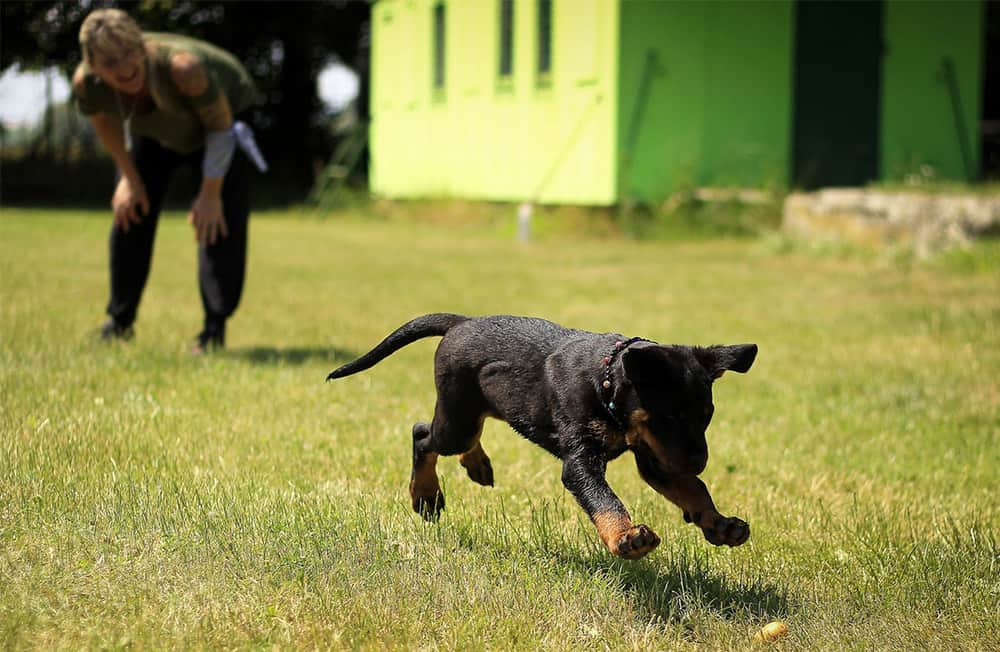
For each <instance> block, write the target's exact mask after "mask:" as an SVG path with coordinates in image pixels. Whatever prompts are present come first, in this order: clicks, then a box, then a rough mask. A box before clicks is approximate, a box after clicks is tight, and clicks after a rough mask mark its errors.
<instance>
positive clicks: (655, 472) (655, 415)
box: [327, 313, 757, 559]
mask: <svg viewBox="0 0 1000 652" xmlns="http://www.w3.org/2000/svg"><path fill="white" fill-rule="evenodd" d="M431 336H443V338H442V340H441V343H440V344H439V345H438V348H437V352H436V353H435V355H434V381H435V385H436V387H437V404H436V405H435V407H434V418H433V420H432V421H431V423H429V424H428V423H424V422H418V423H416V424H414V426H413V471H412V474H411V476H410V498H411V500H412V505H413V509H414V510H415V511H416V512H417V513H419V514H421V515H422V516H423V517H424V518H426V519H428V520H433V519H435V518H437V516H438V515H439V513H440V511H441V510H442V509H444V496H443V495H442V493H441V486H440V484H439V483H438V477H437V473H436V471H435V465H436V464H437V459H438V456H439V455H458V456H459V458H458V459H459V462H460V463H461V464H462V466H464V467H465V469H466V470H467V471H468V474H469V477H470V478H471V479H472V480H473V481H474V482H477V483H479V484H481V485H485V486H492V485H493V466H492V464H491V463H490V458H489V457H488V456H487V455H486V452H485V451H484V450H483V447H482V444H481V443H480V441H479V439H480V434H481V432H482V427H483V421H484V420H485V419H486V417H493V418H496V419H501V420H503V421H506V422H507V423H508V424H510V425H511V427H513V428H514V430H516V431H517V432H518V433H520V434H521V435H522V436H524V437H525V438H527V439H529V440H531V441H533V442H535V443H536V444H538V445H539V446H541V447H542V448H544V449H545V450H547V451H549V452H550V453H552V454H553V455H555V456H556V457H558V458H559V459H560V460H562V464H563V466H562V481H563V485H564V486H565V487H566V488H567V489H568V490H569V492H570V493H571V494H573V497H574V498H576V500H577V502H578V503H580V506H581V507H583V509H584V510H586V512H587V515H588V516H590V519H591V521H592V522H593V523H594V525H595V527H596V528H597V533H598V534H599V535H600V537H601V540H602V541H603V542H604V545H606V546H607V548H608V550H610V551H611V552H612V553H613V554H615V555H618V556H620V557H623V558H625V559H639V558H640V557H642V556H644V555H645V554H647V553H648V552H650V551H651V550H653V549H654V548H656V546H657V545H659V543H660V538H659V537H658V536H657V535H656V533H655V532H653V530H652V529H650V528H649V527H648V526H646V525H641V524H640V525H636V524H634V523H633V522H632V519H631V517H630V516H629V513H628V511H627V510H626V509H625V506H624V505H623V504H622V502H621V500H619V498H618V496H616V495H615V493H614V491H612V490H611V487H610V486H608V483H607V481H606V480H605V477H604V476H605V470H606V468H607V464H608V462H609V461H610V460H613V459H615V458H616V457H618V456H619V455H621V454H622V453H624V452H625V451H631V452H632V454H633V455H634V456H635V462H636V466H637V467H638V469H639V475H640V476H641V477H642V479H643V480H645V481H646V482H647V483H648V484H649V485H650V486H651V487H653V489H655V490H656V491H658V492H659V493H661V494H663V495H664V496H665V497H666V498H667V499H668V500H670V501H671V502H673V503H674V504H676V505H677V506H678V507H680V508H681V510H682V511H683V514H684V520H685V521H687V522H689V523H694V524H695V525H697V526H698V527H699V528H701V531H702V532H703V533H704V535H705V538H706V539H707V540H708V541H709V543H712V544H714V545H723V544H725V545H728V546H738V545H740V544H742V543H743V542H745V541H746V540H747V538H748V537H749V536H750V526H749V525H747V523H745V522H744V521H742V520H740V519H738V518H734V517H727V516H723V515H722V514H720V513H719V512H718V511H717V510H716V508H715V504H714V503H713V502H712V496H711V495H710V494H709V492H708V488H707V487H706V486H705V484H704V483H703V482H702V481H701V480H699V479H698V474H699V473H701V472H702V471H703V470H704V469H705V464H706V463H707V461H708V446H707V444H706V442H705V429H706V428H707V427H708V424H709V422H710V421H711V419H712V412H713V411H714V406H713V405H712V382H713V381H714V380H715V379H717V378H718V377H719V376H721V375H722V374H723V372H725V371H727V370H732V371H738V372H740V373H744V372H746V371H747V370H749V369H750V365H752V364H753V361H754V358H755V357H756V355H757V345H756V344H737V345H733V346H710V347H704V348H703V347H692V346H680V345H661V344H657V343H655V342H652V341H649V340H645V339H642V338H631V339H626V338H624V337H622V336H621V335H618V334H615V333H591V332H587V331H582V330H575V329H570V328H564V327H562V326H560V325H558V324H554V323H552V322H550V321H545V320H543V319H535V318H529V317H513V316H509V315H497V316H491V317H465V316H462V315H454V314H447V313H438V314H431V315H424V316H423V317H417V318H416V319H413V320H412V321H409V322H407V323H405V324H403V325H402V326H400V327H399V328H398V329H396V330H395V331H394V332H393V333H391V334H390V335H389V336H388V337H386V338H385V339H384V340H383V341H382V342H381V343H380V344H379V345H378V346H376V347H375V348H374V349H372V350H371V351H369V352H368V353H366V354H364V355H363V356H361V357H360V358H358V359H357V360H354V361H353V362H349V363H347V364H345V365H343V366H341V367H340V368H338V369H336V370H334V371H333V372H331V373H330V375H329V376H328V377H327V380H331V379H333V378H342V377H344V376H349V375H351V374H355V373H358V372H359V371H364V370H365V369H368V368H369V367H371V366H373V365H375V364H376V363H378V362H379V361H380V360H382V359H384V358H385V357H386V356H388V355H390V354H391V353H393V352H395V351H397V350H399V349H400V348H402V347H404V346H406V345H407V344H410V343H412V342H414V341H416V340H419V339H421V338H424V337H431Z"/></svg>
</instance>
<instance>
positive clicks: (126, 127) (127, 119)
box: [115, 90, 139, 152]
mask: <svg viewBox="0 0 1000 652" xmlns="http://www.w3.org/2000/svg"><path fill="white" fill-rule="evenodd" d="M115 100H116V101H117V102H118V115H119V117H121V119H122V134H123V135H124V137H125V151H126V152H131V151H132V116H134V115H135V107H136V106H137V105H138V104H139V100H138V99H136V100H133V101H132V106H131V107H129V111H128V115H125V107H124V104H125V103H124V102H123V101H122V95H121V93H119V92H118V91H117V90H116V91H115Z"/></svg>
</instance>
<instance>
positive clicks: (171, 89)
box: [75, 32, 256, 154]
mask: <svg viewBox="0 0 1000 652" xmlns="http://www.w3.org/2000/svg"><path fill="white" fill-rule="evenodd" d="M143 39H144V40H145V41H146V43H147V44H152V45H153V46H154V48H153V51H154V54H153V56H151V57H150V58H149V60H148V65H147V69H146V74H147V75H148V77H149V79H148V84H149V89H150V93H151V95H152V96H153V105H154V106H153V110H152V111H149V112H146V113H136V114H135V115H133V116H131V119H130V124H131V128H132V133H134V134H138V135H140V136H147V137H149V138H154V139H156V140H158V141H159V142H160V143H161V144H162V145H163V146H164V147H167V148H169V149H172V150H174V151H176V152H179V153H181V154H189V153H191V152H193V151H195V150H197V149H198V148H200V147H202V146H204V144H205V130H204V128H203V127H202V124H201V119H200V118H199V117H198V114H197V113H196V111H195V108H196V107H198V106H204V105H206V104H208V103H210V102H212V101H214V100H215V98H216V97H218V95H219V93H224V94H225V96H226V98H227V99H228V100H229V106H230V109H231V110H232V112H233V115H236V114H237V113H239V112H240V111H244V110H246V109H247V108H249V107H250V106H251V105H252V104H253V103H254V99H255V97H256V89H255V87H254V84H253V80H252V79H250V75H249V74H248V73H247V71H246V68H244V67H243V65H242V64H241V63H240V62H239V61H238V60H237V59H236V57H234V56H233V55H232V54H230V53H229V52H226V51H225V50H223V49H222V48H218V47H216V46H214V45H212V44H211V43H206V42H205V41H199V40H198V39H194V38H189V37H187V36H181V35H179V34H164V33H156V32H145V33H144V34H143ZM180 52H187V53H191V54H194V55H196V56H197V57H198V58H199V59H200V60H201V62H202V65H203V66H204V67H205V70H206V72H207V75H208V90H207V91H206V92H205V93H204V94H203V95H201V96H200V97H197V98H193V97H188V96H186V95H182V94H181V93H180V92H179V91H178V90H177V86H176V85H175V84H174V81H173V77H172V76H171V74H170V59H171V57H172V56H173V55H175V54H177V53H180ZM77 70H78V72H79V71H80V70H82V71H83V75H84V83H83V85H82V86H83V87H82V89H79V90H77V91H76V92H75V99H76V105H77V107H78V108H79V109H80V111H81V112H82V113H83V114H84V115H93V114H95V113H112V114H117V115H119V116H120V117H121V118H122V120H123V121H124V120H125V118H126V117H128V114H127V112H126V109H125V105H124V103H123V102H122V98H121V97H120V96H119V94H118V93H117V92H116V91H115V90H114V89H113V88H111V87H110V86H108V85H107V84H105V83H104V82H103V81H101V79H100V77H98V76H97V75H96V74H95V73H94V72H93V71H92V70H91V69H90V67H89V66H88V65H87V63H86V62H83V63H81V64H80V66H79V67H78V69H77Z"/></svg>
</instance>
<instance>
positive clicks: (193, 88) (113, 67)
mask: <svg viewBox="0 0 1000 652" xmlns="http://www.w3.org/2000/svg"><path fill="white" fill-rule="evenodd" d="M80 47H81V49H82V51H83V62H82V63H81V64H80V65H79V67H77V69H76V72H75V73H74V75H73V94H74V96H75V98H76V102H77V106H78V107H79V109H80V111H81V112H83V113H84V114H85V115H87V116H88V117H89V119H90V121H91V123H92V124H93V125H94V129H95V130H96V132H97V136H98V138H100V140H101V142H102V143H103V144H104V146H105V148H106V149H107V150H108V152H109V153H110V154H111V157H112V158H113V159H114V161H115V164H116V166H117V168H118V172H119V180H118V185H117V187H116V188H115V191H114V195H113V196H112V199H111V207H112V209H113V211H114V224H113V226H112V229H111V246H110V250H111V256H110V265H111V298H110V300H109V302H108V307H107V313H108V315H109V316H110V319H109V320H108V322H107V323H105V324H104V326H103V327H102V328H101V337H102V338H103V339H106V340H111V339H125V340H127V339H130V338H131V337H132V335H133V328H132V324H133V322H134V321H135V318H136V312H137V310H138V307H139V300H140V299H141V297H142V291H143V288H144V287H145V285H146V279H147V277H148V276H149V267H150V262H151V260H152V254H153V240H154V237H155V235H156V224H157V221H158V219H159V215H160V208H161V204H162V202H163V197H164V194H165V193H166V190H167V185H168V182H169V181H170V178H171V176H172V175H173V173H174V172H175V171H176V170H177V169H178V168H180V167H182V166H189V167H191V168H193V171H194V176H195V179H197V180H198V183H199V185H200V188H199V190H198V194H197V196H196V197H195V199H194V202H193V204H192V205H191V210H190V212H189V214H188V222H189V223H190V224H191V225H192V226H193V227H194V231H195V237H196V239H197V241H198V245H199V250H198V281H199V286H200V290H201V301H202V306H203V308H204V311H205V321H204V326H203V328H202V331H201V333H200V334H199V335H198V337H197V340H196V343H195V349H194V351H195V352H196V353H203V352H205V351H207V350H209V349H211V348H217V347H222V346H223V345H224V344H225V333H226V320H227V319H228V318H229V317H230V316H231V315H232V314H233V312H234V311H235V310H236V306H237V305H238V304H239V301H240V295H241V294H242V291H243V279H244V275H245V269H246V250H247V221H248V218H249V216H250V205H249V197H248V195H249V192H248V191H249V165H248V160H247V154H249V155H250V156H251V157H252V158H253V159H254V161H255V162H256V163H257V165H258V167H259V168H261V170H262V171H263V170H264V169H266V165H265V164H264V162H263V160H262V159H261V158H260V153H259V151H257V150H256V146H255V145H254V144H253V136H252V133H251V132H250V131H249V129H248V128H247V127H246V125H245V124H244V123H243V122H241V121H239V117H240V113H241V112H244V111H246V110H247V109H249V108H250V106H251V105H252V104H253V102H254V99H255V95H256V92H255V89H254V85H253V82H252V80H251V79H250V76H249V74H247V71H246V69H245V68H244V67H243V66H242V65H241V64H240V62H239V61H237V60H236V59H235V58H234V57H233V56H232V55H231V54H229V53H228V52H226V51H224V50H222V49H219V48H217V47H215V46H213V45H211V44H209V43H206V42H204V41H199V40H196V39H192V38H187V37H184V36H180V35H175V34H158V33H152V32H150V33H143V32H142V30H141V29H140V28H139V26H138V25H137V24H136V22H135V21H134V20H132V18H131V17H130V16H129V15H128V14H126V13H125V12H123V11H121V10H119V9H99V10H96V11H94V12H92V13H90V14H89V15H88V16H87V18H86V20H84V22H83V25H82V26H81V27H80ZM234 116H235V119H234ZM237 144H240V145H241V148H242V149H244V150H246V152H243V151H237V149H236V145H237Z"/></svg>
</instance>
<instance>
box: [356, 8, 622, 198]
mask: <svg viewBox="0 0 1000 652" xmlns="http://www.w3.org/2000/svg"><path fill="white" fill-rule="evenodd" d="M435 4H436V2H435V1H434V0H381V1H380V2H378V3H377V4H376V5H375V6H374V8H373V13H372V103H371V110H372V123H371V131H370V137H371V149H372V160H371V168H370V179H371V188H372V190H373V192H375V193H376V194H378V195H382V196H388V197H428V196H435V197H447V196H457V197H465V198H471V199H483V200H502V201H522V200H526V199H531V200H536V201H542V202H552V203H563V204H596V205H600V204H612V203H614V202H615V201H616V199H617V198H616V196H615V191H616V187H615V171H614V163H615V157H614V151H615V146H616V145H615V138H616V132H615V130H614V126H613V125H614V124H615V119H616V117H615V116H616V111H617V107H616V100H617V95H616V94H615V92H614V90H613V89H614V88H615V71H616V65H617V60H618V58H617V47H618V44H617V38H618V3H617V1H616V0H572V1H568V0H555V1H554V2H553V18H552V25H553V35H552V73H551V75H550V77H549V79H547V80H539V79H538V76H537V74H536V72H535V71H536V47H537V17H536V16H537V14H536V11H537V3H536V2H535V1H534V0H517V1H516V2H515V3H514V7H515V9H514V72H513V75H512V78H511V79H510V80H509V81H501V80H499V79H498V68H499V63H498V62H499V3H498V2H497V0H450V1H446V2H445V3H444V6H445V11H446V24H447V27H446V45H445V61H446V84H445V88H444V89H443V92H435V91H434V90H433V89H432V70H431V68H432V33H433V32H432V15H433V7H434V5H435Z"/></svg>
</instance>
